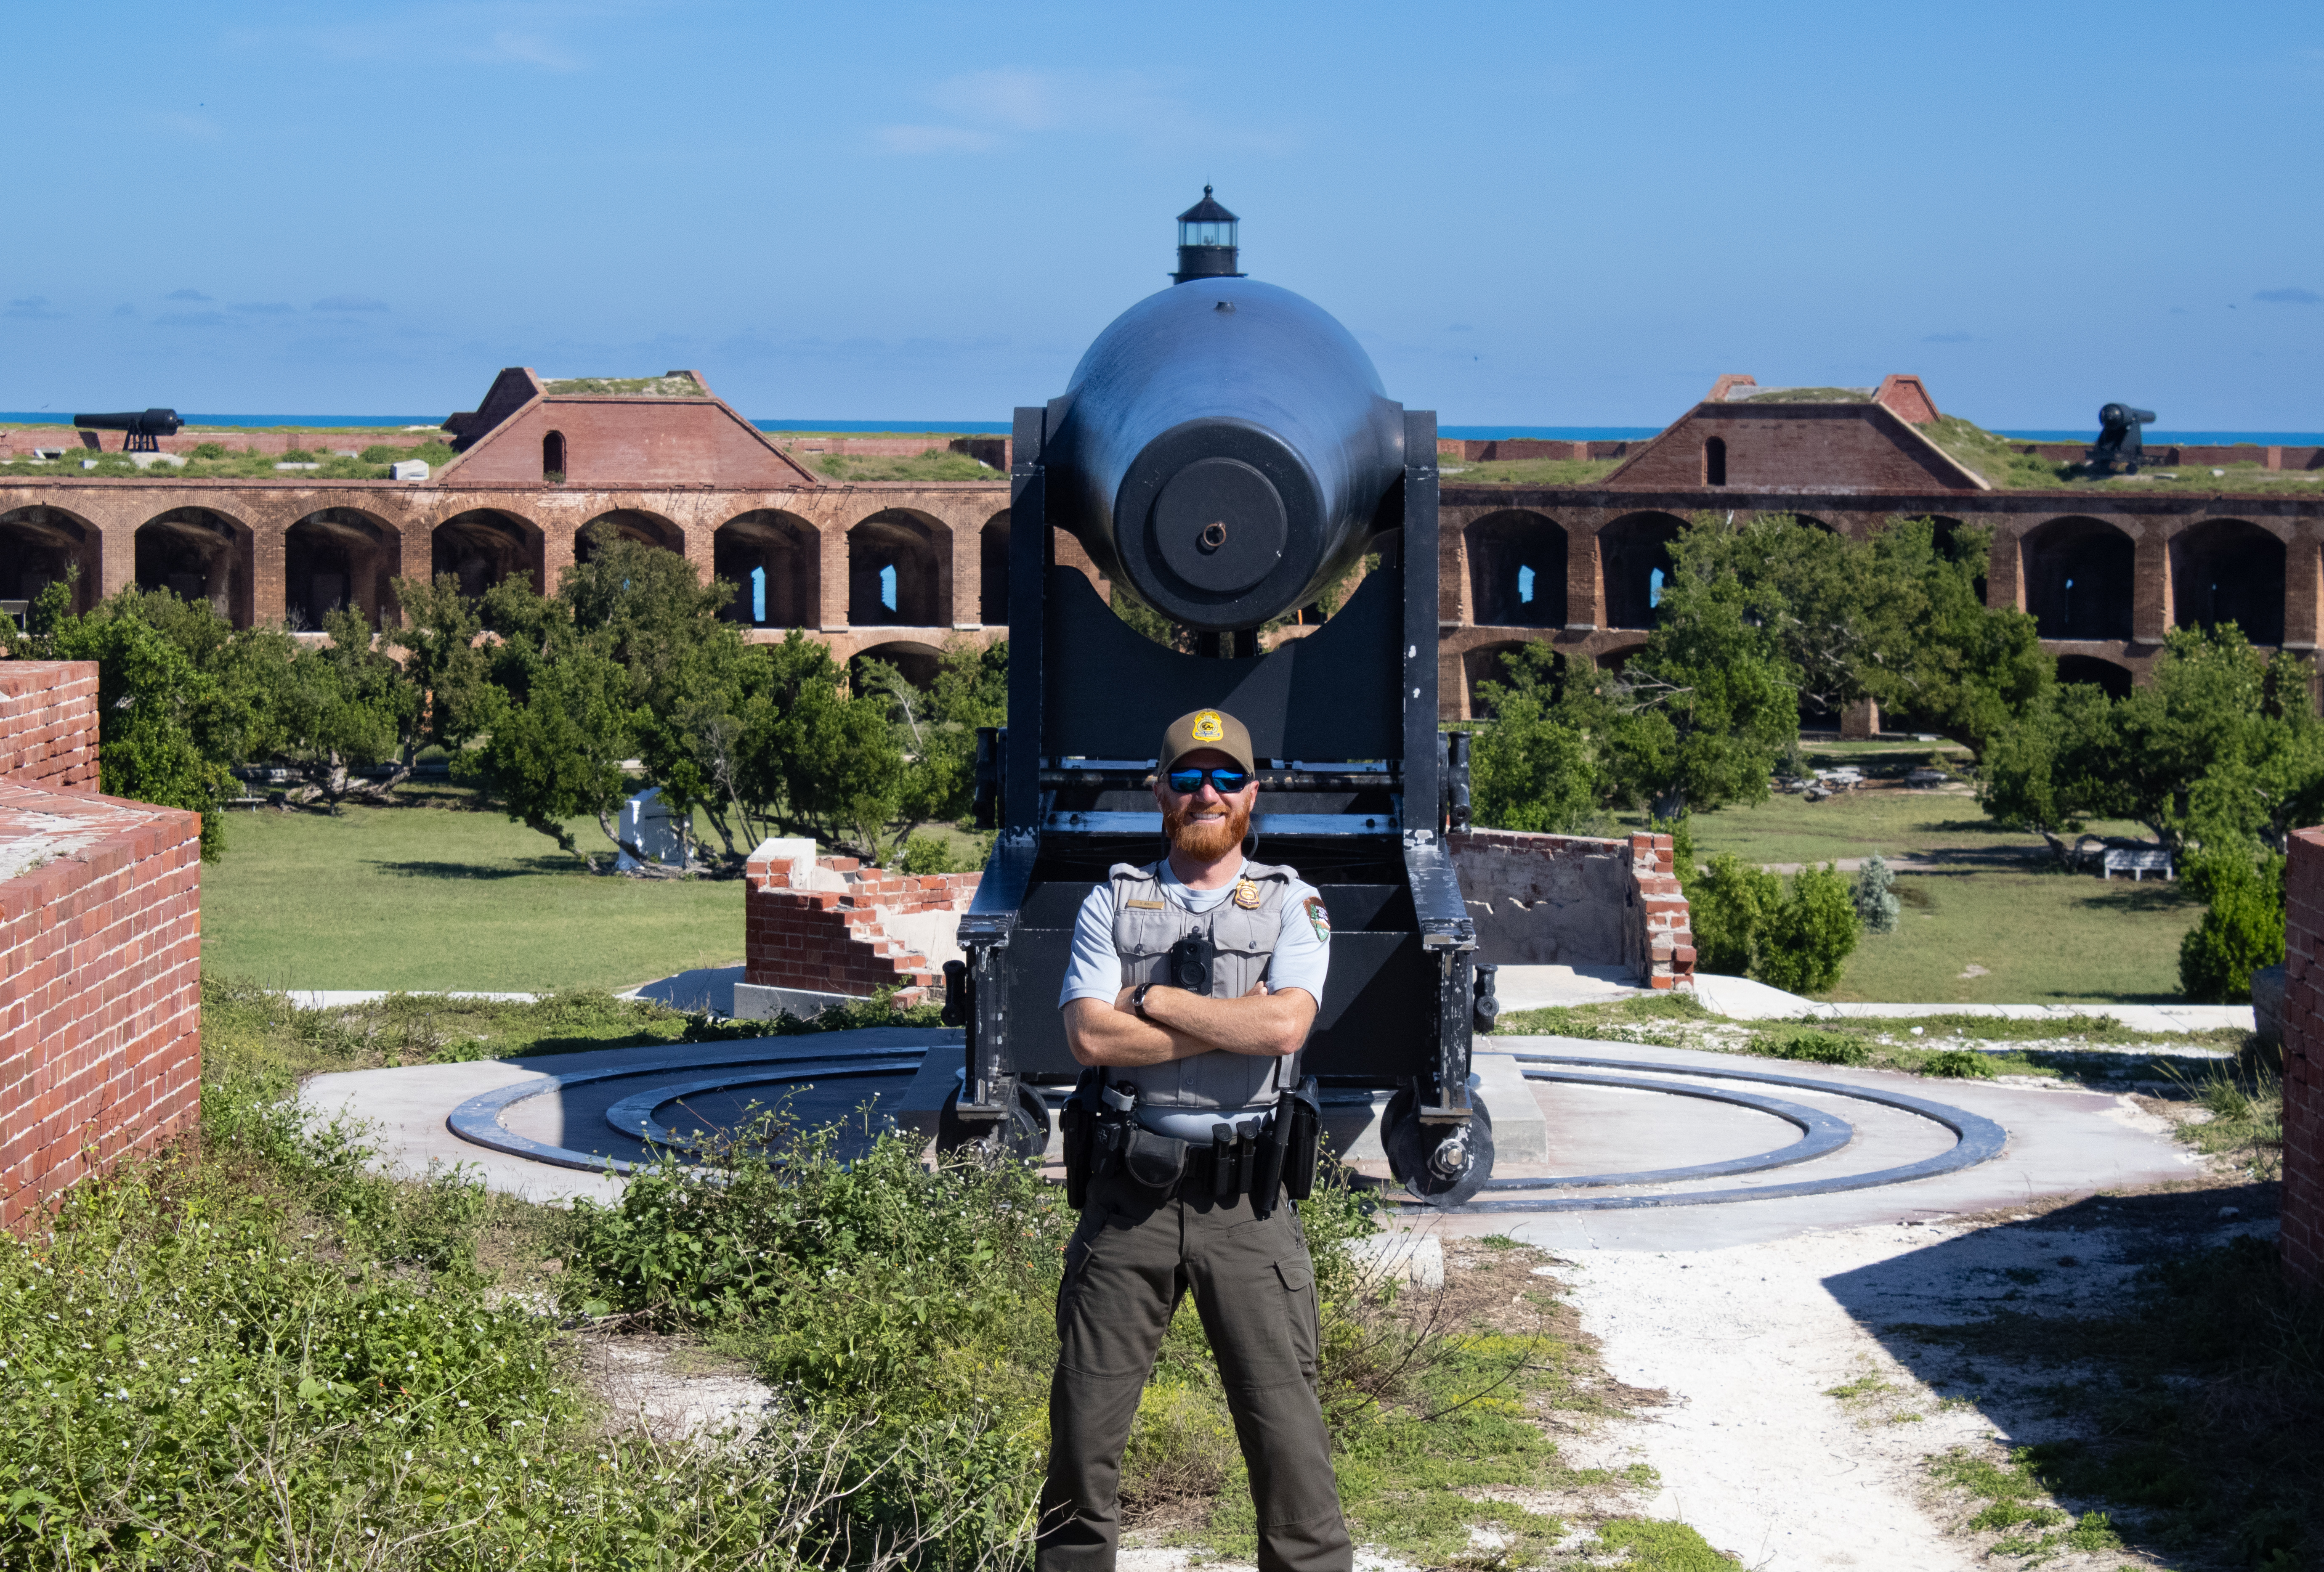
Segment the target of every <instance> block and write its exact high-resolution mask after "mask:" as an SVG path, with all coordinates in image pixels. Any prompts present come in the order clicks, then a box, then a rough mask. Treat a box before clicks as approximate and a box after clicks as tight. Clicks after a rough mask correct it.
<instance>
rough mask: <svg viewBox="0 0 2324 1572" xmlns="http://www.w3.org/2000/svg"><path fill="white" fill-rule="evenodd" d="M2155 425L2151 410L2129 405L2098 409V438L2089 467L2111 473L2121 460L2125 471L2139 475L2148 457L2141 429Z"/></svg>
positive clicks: (2100, 472) (2093, 446) (2091, 451)
mask: <svg viewBox="0 0 2324 1572" xmlns="http://www.w3.org/2000/svg"><path fill="white" fill-rule="evenodd" d="M2153 424H2154V411H2153V410H2152V409H2132V408H2131V407H2130V406H2129V405H2127V404H2108V405H2107V406H2105V407H2104V408H2103V409H2099V411H2098V441H2097V442H2095V443H2093V444H2092V445H2091V446H2090V451H2089V464H2090V468H2092V469H2093V470H2095V471H2097V472H2098V473H2099V474H2102V475H2110V474H2112V473H2114V466H2115V464H2116V463H2120V464H2121V465H2122V467H2123V473H2126V474H2134V475H2135V474H2136V473H2138V466H2139V464H2140V463H2141V462H2142V461H2144V458H2145V456H2146V438H2145V436H2144V432H2143V430H2142V429H2141V428H2142V427H2148V426H2152V425H2153Z"/></svg>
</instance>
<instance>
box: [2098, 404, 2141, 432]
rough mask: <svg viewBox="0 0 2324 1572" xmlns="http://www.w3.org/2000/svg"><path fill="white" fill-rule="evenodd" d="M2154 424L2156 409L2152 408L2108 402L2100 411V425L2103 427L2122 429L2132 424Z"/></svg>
mask: <svg viewBox="0 0 2324 1572" xmlns="http://www.w3.org/2000/svg"><path fill="white" fill-rule="evenodd" d="M2153 424H2154V411H2153V410H2152V409H2132V408H2131V407H2130V406H2129V405H2127V404H2108V405H2107V407H2106V408H2104V409H2100V410H2099V411H2098V425H2099V427H2101V428H2105V427H2112V428H2113V429H2115V430H2116V431H2120V430H2122V429H2124V428H2125V427H2130V426H2152V425H2153Z"/></svg>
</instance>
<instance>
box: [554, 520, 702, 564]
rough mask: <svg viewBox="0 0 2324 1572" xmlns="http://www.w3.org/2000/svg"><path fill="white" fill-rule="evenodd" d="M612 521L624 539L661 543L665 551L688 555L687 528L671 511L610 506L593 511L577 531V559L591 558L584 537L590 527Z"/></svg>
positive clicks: (575, 545)
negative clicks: (672, 516)
mask: <svg viewBox="0 0 2324 1572" xmlns="http://www.w3.org/2000/svg"><path fill="white" fill-rule="evenodd" d="M601 519H602V520H604V522H606V523H608V524H611V525H612V526H613V529H614V532H615V533H617V534H618V535H620V536H621V538H622V539H624V540H634V541H637V542H638V543H639V544H640V545H642V546H659V547H661V548H662V549H663V550H664V551H674V552H676V553H678V556H685V555H686V530H685V529H684V528H683V527H681V526H680V525H679V524H678V521H677V520H676V519H671V518H670V517H669V515H668V514H665V513H656V512H651V511H649V510H646V509H644V508H609V509H607V510H605V511H604V512H602V513H595V514H592V515H591V516H590V517H589V518H588V519H586V520H585V521H584V522H583V524H582V526H581V528H580V529H576V530H575V531H574V532H573V560H574V561H576V562H586V561H588V560H589V557H590V555H591V553H590V549H589V543H588V541H587V540H586V539H585V538H584V537H585V536H586V533H587V531H588V529H589V526H590V525H592V524H595V523H597V522H598V521H599V520H601Z"/></svg>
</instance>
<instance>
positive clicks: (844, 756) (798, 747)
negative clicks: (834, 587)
mask: <svg viewBox="0 0 2324 1572" xmlns="http://www.w3.org/2000/svg"><path fill="white" fill-rule="evenodd" d="M754 648H757V649H760V650H763V651H766V652H767V658H768V659H769V662H770V666H771V670H770V673H769V676H768V684H767V701H766V703H765V704H764V706H763V707H761V708H759V709H757V710H754V712H753V714H752V724H751V726H750V728H749V729H748V731H746V732H745V734H744V735H743V737H742V740H741V747H740V749H738V758H737V769H738V781H739V785H740V788H741V790H742V793H743V795H746V796H748V797H750V798H751V799H752V800H754V801H757V802H761V803H764V804H768V806H769V811H770V816H771V817H772V818H773V819H774V820H775V822H776V823H779V825H781V826H782V827H783V829H784V830H785V831H786V832H788V833H792V834H798V833H807V834H811V835H814V836H816V838H817V839H819V840H822V841H852V842H853V844H855V845H856V846H857V847H859V848H861V849H862V850H865V851H866V852H867V853H869V854H871V858H872V860H875V861H876V860H884V858H883V855H882V854H883V853H884V852H886V851H887V850H889V846H888V841H889V836H888V826H889V825H890V824H891V823H894V822H895V821H896V819H897V818H898V817H899V815H900V814H901V812H902V809H903V804H904V798H905V793H906V790H907V786H908V782H907V781H906V779H905V765H904V758H903V755H902V753H901V752H900V751H899V749H897V747H896V745H895V738H894V735H893V733H892V731H891V730H890V722H889V716H888V709H889V701H888V700H887V699H886V698H885V697H883V696H881V695H879V694H847V693H846V692H844V686H845V674H844V673H843V672H842V671H841V670H840V668H839V666H838V664H837V663H836V662H835V661H834V660H833V659H832V658H831V651H830V650H829V649H827V648H825V647H824V646H823V645H821V644H818V643H816V642H814V641H813V640H811V639H808V638H807V636H806V635H805V634H804V633H802V632H800V631H799V630H798V629H793V630H791V631H790V633H789V635H788V637H786V638H785V639H784V640H783V641H782V642H781V643H780V644H762V645H758V646H755V647H754Z"/></svg>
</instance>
